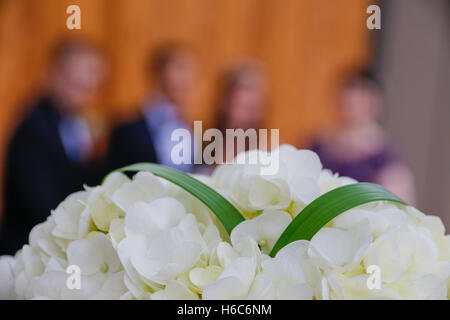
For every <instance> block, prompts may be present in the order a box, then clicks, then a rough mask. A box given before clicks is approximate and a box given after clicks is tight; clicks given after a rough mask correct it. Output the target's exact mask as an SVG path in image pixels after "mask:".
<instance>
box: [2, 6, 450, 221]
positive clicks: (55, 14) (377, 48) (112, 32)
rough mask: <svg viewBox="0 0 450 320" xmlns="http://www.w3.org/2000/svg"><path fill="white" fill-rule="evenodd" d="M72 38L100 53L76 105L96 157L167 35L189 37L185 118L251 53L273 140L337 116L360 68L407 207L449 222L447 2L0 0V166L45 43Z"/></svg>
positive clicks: (135, 108) (209, 118)
mask: <svg viewBox="0 0 450 320" xmlns="http://www.w3.org/2000/svg"><path fill="white" fill-rule="evenodd" d="M72 4H76V5H78V6H79V7H80V8H81V30H68V29H67V27H66V20H67V18H68V16H69V14H67V13H66V8H67V7H68V6H69V5H72ZM371 4H377V5H379V6H380V8H381V30H368V28H367V27H366V20H367V18H368V17H369V15H370V14H368V13H366V9H367V7H368V6H369V5H371ZM74 35H77V36H86V37H88V38H89V39H90V41H92V42H94V43H95V44H96V45H98V46H100V47H101V48H102V50H103V51H104V53H105V54H106V57H107V58H106V59H107V64H108V74H107V76H106V83H105V84H104V86H103V87H102V88H101V90H99V93H98V94H97V95H96V96H95V98H94V99H93V100H92V102H91V104H92V106H91V107H90V108H88V110H87V111H86V113H85V116H86V119H87V120H88V121H87V122H88V124H89V128H90V130H91V133H92V136H93V138H94V143H95V145H96V147H95V148H94V151H95V157H98V158H102V157H103V156H104V154H105V153H106V152H107V148H108V141H109V139H110V135H111V132H112V130H113V129H114V127H115V126H116V124H117V123H120V122H123V121H125V120H126V119H132V118H133V117H135V116H136V115H137V114H138V113H139V112H140V108H141V107H140V104H141V101H143V100H144V99H145V98H146V97H147V95H148V90H149V88H151V87H152V85H153V84H152V83H151V79H150V80H149V77H148V75H147V71H146V68H145V65H146V62H147V58H148V53H149V52H151V51H152V50H153V49H155V48H157V47H158V46H159V45H160V44H161V43H164V42H166V41H176V42H180V43H183V44H185V45H186V46H187V47H189V49H190V50H191V51H192V52H193V54H194V55H195V57H196V60H197V67H196V70H197V79H198V83H197V87H196V89H195V91H194V92H193V95H194V97H193V101H192V103H190V107H189V108H188V109H187V110H188V118H189V119H191V120H194V119H195V120H203V121H204V124H205V127H214V126H215V125H216V122H215V120H216V118H217V112H218V111H217V108H215V103H214V99H216V92H217V90H216V87H217V81H218V80H217V79H218V77H220V75H221V73H222V72H223V70H224V68H225V67H226V66H227V65H229V64H230V63H232V62H233V61H235V60H236V59H240V58H242V57H247V58H248V57H251V58H253V59H257V60H258V61H260V62H261V64H262V65H264V72H265V77H266V78H267V86H268V87H269V90H268V95H267V110H266V114H265V116H264V123H263V124H262V127H264V128H279V129H280V142H281V143H289V144H293V145H295V146H297V147H299V148H310V147H312V145H313V143H314V141H315V139H316V138H317V137H320V136H321V135H322V134H323V133H326V132H330V131H331V132H333V131H332V130H334V129H333V128H336V127H339V125H340V124H341V122H342V121H343V120H342V115H340V112H341V109H339V108H338V107H337V106H336V105H337V104H338V103H337V100H339V99H338V98H337V94H336V90H337V89H338V90H339V88H341V89H342V87H343V86H344V87H345V85H342V82H343V81H344V80H346V79H343V76H344V72H347V73H348V72H349V70H354V71H355V72H356V71H357V70H359V69H361V68H369V69H370V70H371V72H372V73H373V75H375V76H376V78H377V79H378V80H377V81H378V82H377V83H378V84H379V86H380V88H382V91H383V97H384V100H383V105H384V108H383V109H384V111H383V112H380V113H379V115H377V117H378V120H379V123H381V125H382V127H384V129H385V130H386V132H385V133H386V135H387V136H389V140H390V142H391V143H392V145H393V146H395V150H396V154H398V155H399V157H401V159H402V161H403V163H404V164H405V167H407V168H409V169H408V173H410V176H411V177H412V178H413V180H412V181H414V185H415V194H416V196H415V200H414V202H415V204H416V205H417V207H418V208H420V209H421V210H422V211H424V212H426V213H428V214H433V215H439V216H441V217H442V219H443V220H444V222H445V223H446V226H447V229H448V228H449V227H450V146H449V143H448V140H449V139H450V90H448V89H449V84H450V70H449V68H450V61H449V59H450V54H449V53H450V4H449V2H448V1H447V0H433V1H427V0H395V1H375V0H370V1H366V0H333V1H330V0H281V1H277V0H214V1H211V0H128V1H124V0H84V1H77V0H70V1H66V0H0V101H1V105H0V162H1V163H0V164H1V166H0V168H2V169H1V171H0V175H2V174H4V172H3V171H4V169H3V168H4V162H5V158H6V152H7V149H8V144H9V141H10V139H11V137H12V135H13V134H14V132H15V130H16V128H17V126H18V125H19V124H20V122H21V121H22V119H23V117H25V115H26V113H27V112H28V111H29V110H28V109H27V108H28V107H27V106H29V105H30V103H29V101H32V99H33V96H34V94H35V93H36V91H38V90H39V88H40V84H41V83H42V81H43V77H44V76H45V70H46V68H47V67H48V63H49V55H50V52H51V48H52V47H53V46H54V45H55V42H57V41H58V40H59V39H61V38H64V37H71V36H74ZM149 82H150V83H149ZM348 87H351V88H361V83H358V84H356V85H355V84H354V83H353V84H351V85H348ZM362 87H364V85H362ZM346 88H347V87H346ZM341 102H342V101H341ZM368 137H369V138H368V139H369V140H370V134H369V136H368ZM30 161H33V160H32V159H30ZM0 203H2V202H0Z"/></svg>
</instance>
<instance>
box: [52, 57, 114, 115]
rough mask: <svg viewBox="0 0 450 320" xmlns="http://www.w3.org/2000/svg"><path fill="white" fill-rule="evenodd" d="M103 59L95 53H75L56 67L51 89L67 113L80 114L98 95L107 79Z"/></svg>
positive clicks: (53, 72)
mask: <svg viewBox="0 0 450 320" xmlns="http://www.w3.org/2000/svg"><path fill="white" fill-rule="evenodd" d="M105 71H106V70H105V64H104V61H103V60H102V57H101V56H100V55H98V54H96V53H94V52H87V51H86V52H79V53H73V54H72V55H71V56H69V57H67V58H66V60H65V61H63V62H61V63H60V64H59V65H57V66H55V67H54V70H53V71H52V73H51V78H50V89H51V91H52V93H53V95H54V96H55V98H56V99H57V100H58V105H60V106H61V108H64V111H66V112H79V111H81V110H82V109H83V108H85V107H86V106H87V105H88V104H89V102H90V100H91V99H92V98H93V96H94V95H95V94H96V93H97V91H98V89H99V87H100V85H101V84H102V83H103V80H104V77H105Z"/></svg>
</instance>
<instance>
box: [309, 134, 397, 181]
mask: <svg viewBox="0 0 450 320" xmlns="http://www.w3.org/2000/svg"><path fill="white" fill-rule="evenodd" d="M312 150H313V151H314V152H316V153H317V154H318V155H319V157H320V160H321V161H322V164H323V167H324V168H325V169H329V170H331V171H332V172H333V173H336V172H337V173H339V175H341V176H347V177H350V178H353V179H355V180H358V181H359V182H376V178H377V175H378V174H379V173H380V171H381V170H382V169H384V168H386V167H387V166H389V165H391V164H393V163H397V162H398V161H399V158H398V157H397V155H396V154H395V152H394V150H393V148H392V146H391V145H389V144H387V143H386V144H385V146H384V147H383V148H381V149H380V150H379V151H378V152H376V153H373V154H371V155H369V156H367V157H365V158H361V159H358V160H355V161H351V160H346V159H338V158H337V157H334V156H332V155H331V153H329V152H327V150H326V147H325V146H324V144H323V143H320V142H318V143H315V144H314V146H313V148H312Z"/></svg>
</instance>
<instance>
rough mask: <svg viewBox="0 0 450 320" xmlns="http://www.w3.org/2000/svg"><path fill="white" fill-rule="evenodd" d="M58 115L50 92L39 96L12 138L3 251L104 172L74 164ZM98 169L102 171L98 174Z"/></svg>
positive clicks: (1, 242)
mask: <svg viewBox="0 0 450 320" xmlns="http://www.w3.org/2000/svg"><path fill="white" fill-rule="evenodd" d="M59 119H60V117H59V115H58V112H57V111H56V109H55V108H54V106H53V103H52V102H51V100H50V99H48V98H42V99H40V100H39V101H38V102H37V103H36V105H35V107H34V108H33V109H32V110H31V112H30V114H29V115H28V116H27V117H26V118H25V119H24V120H23V122H22V123H21V124H20V126H19V127H18V129H17V130H16V132H15V134H14V136H13V137H12V140H11V141H10V144H9V148H8V151H7V159H6V168H5V173H4V174H5V176H4V186H3V192H4V194H3V202H4V206H3V209H4V210H3V217H2V223H1V229H0V255H2V254H13V253H14V252H15V251H16V250H18V249H19V248H21V247H22V245H24V244H25V243H27V242H28V234H29V232H30V230H31V229H32V228H33V227H34V226H35V225H36V224H38V223H40V222H43V221H45V219H46V218H47V217H48V216H49V215H50V212H51V210H52V209H54V208H56V206H57V205H58V204H59V203H60V202H61V201H63V200H64V199H65V198H66V197H67V196H68V195H69V194H70V193H73V192H75V191H79V190H82V189H83V184H89V185H95V184H98V183H99V182H100V176H101V175H103V173H104V172H102V171H101V170H98V169H99V168H94V167H92V168H90V167H88V166H80V165H76V164H73V163H72V162H71V161H69V159H68V157H67V156H66V153H65V150H64V147H63V144H62V141H61V138H60V134H59V129H58V123H59ZM97 174H98V175H97Z"/></svg>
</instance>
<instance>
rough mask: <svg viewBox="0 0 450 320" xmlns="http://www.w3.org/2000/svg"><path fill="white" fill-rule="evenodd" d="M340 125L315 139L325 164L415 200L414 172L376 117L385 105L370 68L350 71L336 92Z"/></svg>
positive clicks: (315, 145)
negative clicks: (368, 69) (403, 159)
mask: <svg viewBox="0 0 450 320" xmlns="http://www.w3.org/2000/svg"><path fill="white" fill-rule="evenodd" d="M337 107H338V108H339V115H340V118H341V122H340V125H339V126H338V127H337V128H336V129H335V130H332V131H328V132H324V133H323V134H322V135H321V136H320V137H318V139H317V140H316V141H315V142H314V143H313V147H312V149H313V151H315V152H317V154H318V155H319V157H320V159H321V161H322V163H323V166H324V168H326V169H330V170H331V171H333V172H337V173H339V174H340V175H342V176H348V177H351V178H354V179H356V180H358V181H359V182H372V183H377V184H380V185H382V186H384V187H386V188H387V189H389V190H390V191H391V192H393V193H394V194H396V195H398V196H399V197H401V198H402V199H403V200H405V201H407V202H409V203H411V204H414V202H415V188H414V180H413V177H412V174H411V172H410V170H409V169H408V167H407V166H406V164H405V163H404V161H402V159H401V157H400V156H399V153H398V151H397V150H396V148H395V147H394V145H393V144H392V142H391V141H390V139H389V137H388V135H387V134H386V132H385V130H384V129H383V128H382V127H381V125H380V124H378V122H377V119H378V117H379V116H380V114H381V112H382V108H383V96H382V92H381V88H380V86H379V85H378V84H377V82H376V81H375V80H374V78H373V77H372V76H371V74H370V73H369V72H367V71H360V72H354V73H351V74H349V75H348V76H347V77H346V78H345V79H344V81H343V82H341V83H340V86H339V87H338V92H337Z"/></svg>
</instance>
